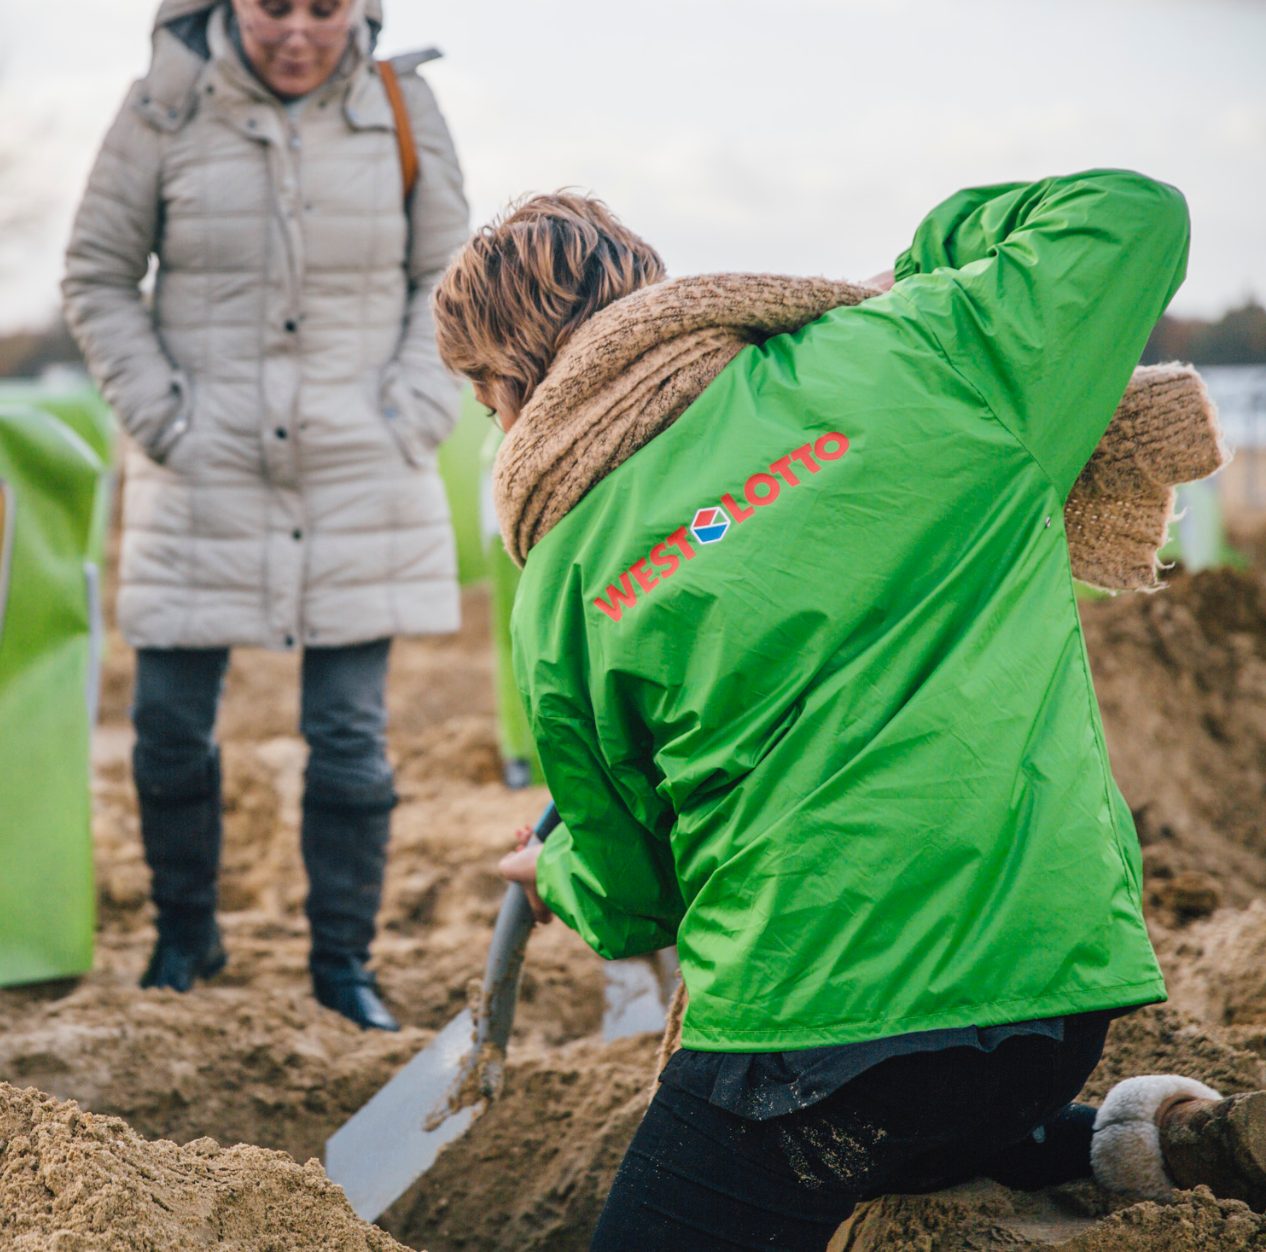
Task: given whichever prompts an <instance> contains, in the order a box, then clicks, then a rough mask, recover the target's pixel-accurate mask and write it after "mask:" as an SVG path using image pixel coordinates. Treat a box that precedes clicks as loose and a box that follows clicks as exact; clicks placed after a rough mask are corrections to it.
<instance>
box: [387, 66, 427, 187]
mask: <svg viewBox="0 0 1266 1252" xmlns="http://www.w3.org/2000/svg"><path fill="white" fill-rule="evenodd" d="M378 73H379V74H381V75H382V85H383V87H384V88H385V89H386V92H387V99H388V101H390V103H391V113H392V116H393V117H394V118H395V119H396V146H397V147H398V148H399V149H400V177H401V179H402V180H403V182H404V198H405V200H406V201H407V200H408V199H409V197H410V196H411V195H412V194H413V189H414V187H416V186H417V182H418V150H417V148H416V147H414V144H413V126H412V125H411V124H410V122H409V109H408V106H407V105H406V104H405V102H404V92H403V91H401V90H400V79H399V78H397V77H396V68H395V66H394V65H392V64H391V62H390V61H379V62H378Z"/></svg>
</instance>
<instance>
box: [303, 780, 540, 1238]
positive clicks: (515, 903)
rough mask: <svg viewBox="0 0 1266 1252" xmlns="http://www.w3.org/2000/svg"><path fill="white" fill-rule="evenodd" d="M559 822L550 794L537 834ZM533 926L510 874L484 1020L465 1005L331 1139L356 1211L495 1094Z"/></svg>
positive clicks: (407, 1180) (368, 1208)
mask: <svg viewBox="0 0 1266 1252" xmlns="http://www.w3.org/2000/svg"><path fill="white" fill-rule="evenodd" d="M558 822H559V818H558V810H557V809H556V808H555V807H554V806H553V804H551V805H550V806H549V807H548V808H547V809H546V810H545V812H544V813H543V814H542V815H541V818H540V820H539V821H538V822H537V823H536V827H535V832H534V834H533V838H534V839H538V840H542V841H543V840H545V839H547V838H548V837H549V834H550V831H552V830H553V829H554V828H555V827H556V826H557V825H558ZM531 930H532V906H531V904H530V903H529V902H528V898H527V894H526V893H525V892H524V890H523V888H522V887H521V886H520V885H519V884H518V883H511V885H510V886H509V887H508V888H507V889H506V893H505V897H504V899H503V900H502V902H501V911H500V912H499V913H498V914H497V924H496V926H495V927H494V928H493V932H492V943H491V944H490V945H489V947H488V960H487V962H486V963H485V965H484V982H483V989H482V991H481V993H480V997H479V1013H478V1021H477V1023H476V1020H475V1018H473V1017H472V1015H471V1013H470V1010H469V1009H467V1010H465V1011H464V1012H462V1013H460V1014H458V1016H457V1017H455V1018H453V1020H452V1021H451V1022H449V1024H448V1025H447V1026H445V1027H444V1029H443V1030H441V1031H440V1033H439V1034H438V1035H436V1036H435V1038H434V1039H432V1040H431V1042H430V1043H429V1044H427V1046H426V1047H425V1048H423V1049H422V1051H421V1052H419V1053H418V1054H417V1056H415V1057H414V1058H413V1060H411V1061H410V1062H409V1063H408V1064H407V1065H406V1066H405V1067H404V1068H403V1069H402V1070H401V1071H400V1072H399V1073H398V1074H397V1075H396V1076H395V1077H394V1078H393V1079H392V1080H391V1081H390V1082H389V1083H388V1084H387V1085H386V1086H385V1087H383V1088H382V1090H381V1091H379V1092H378V1094H377V1095H376V1096H374V1098H373V1099H372V1100H370V1101H369V1103H368V1104H366V1105H365V1106H364V1107H363V1108H362V1109H360V1110H359V1111H358V1112H357V1113H355V1114H354V1115H353V1116H352V1117H351V1118H349V1119H348V1120H347V1121H346V1122H344V1123H343V1125H342V1126H340V1127H339V1129H338V1130H336V1131H335V1132H334V1134H332V1135H331V1136H330V1137H329V1138H328V1139H327V1140H326V1141H325V1172H326V1174H328V1175H329V1177H330V1179H331V1180H332V1181H334V1182H336V1183H338V1184H339V1186H340V1187H342V1188H343V1192H344V1194H345V1195H346V1196H347V1199H348V1201H349V1203H350V1204H351V1206H352V1208H353V1209H355V1211H356V1216H357V1217H360V1218H363V1219H364V1220H365V1221H367V1222H372V1221H374V1220H375V1219H376V1218H377V1217H378V1215H379V1214H380V1213H381V1212H382V1211H383V1210H384V1209H385V1208H386V1207H387V1206H388V1205H389V1204H393V1203H394V1202H395V1201H396V1200H398V1199H399V1198H400V1196H402V1195H403V1194H404V1192H405V1191H406V1190H407V1189H408V1188H409V1186H410V1184H412V1183H413V1181H414V1180H415V1179H416V1178H418V1177H419V1176H420V1175H422V1174H424V1173H425V1172H426V1171H427V1170H428V1169H430V1168H431V1166H432V1165H434V1164H435V1158H436V1157H437V1156H438V1155H439V1154H440V1149H441V1148H443V1147H444V1146H445V1145H446V1144H449V1143H452V1142H453V1140H454V1139H459V1138H461V1136H462V1135H464V1134H465V1133H466V1131H467V1129H468V1128H469V1126H470V1124H471V1122H473V1121H474V1120H475V1118H476V1117H478V1116H479V1114H480V1113H482V1112H483V1111H484V1109H485V1108H486V1107H487V1104H488V1101H489V1100H490V1099H493V1098H495V1096H496V1095H497V1093H498V1091H499V1090H500V1087H501V1075H502V1073H503V1067H502V1061H503V1060H504V1058H505V1050H506V1044H507V1043H508V1042H509V1039H510V1030H511V1027H512V1026H513V1025H514V1009H515V1005H516V1003H517V1001H518V997H519V975H520V973H521V972H522V969H523V956H524V953H525V952H526V951H527V941H528V934H529V933H530V932H531ZM480 1097H482V1098H480Z"/></svg>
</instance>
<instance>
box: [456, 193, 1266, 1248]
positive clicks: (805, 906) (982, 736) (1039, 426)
mask: <svg viewBox="0 0 1266 1252" xmlns="http://www.w3.org/2000/svg"><path fill="white" fill-rule="evenodd" d="M1187 239H1188V219H1187V212H1186V207H1185V204H1184V201H1183V198H1182V196H1181V195H1180V194H1179V193H1178V192H1177V191H1175V190H1174V189H1173V188H1172V187H1168V186H1165V185H1164V184H1161V183H1158V182H1154V181H1152V180H1150V179H1148V178H1145V177H1142V176H1140V175H1138V174H1133V173H1126V172H1119V171H1111V170H1108V171H1094V172H1089V173H1082V174H1076V175H1073V176H1070V177H1063V178H1050V179H1047V180H1045V181H1042V182H1037V183H1033V184H1031V185H1012V186H997V187H986V188H980V189H975V190H969V191H963V192H960V193H958V194H957V195H954V196H952V197H951V198H950V199H948V200H947V201H946V202H945V203H943V204H941V205H939V206H938V207H937V208H935V209H934V210H933V211H932V212H931V213H930V214H929V215H928V217H927V218H926V219H925V220H924V221H923V223H922V224H921V225H920V226H919V228H918V230H917V231H916V233H915V236H914V239H913V242H912V244H911V246H910V247H909V249H908V250H907V251H905V252H904V253H903V254H902V255H901V257H900V258H899V259H898V260H897V262H896V266H895V274H890V275H887V276H885V277H883V278H882V279H881V280H879V281H878V282H877V283H876V284H875V285H873V286H871V287H856V286H851V285H849V284H844V283H831V282H827V281H825V280H820V279H783V278H777V277H773V276H767V275H766V276H761V275H711V276H703V277H699V278H684V279H679V280H674V281H671V282H670V281H666V279H665V275H664V268H663V265H662V263H661V261H660V258H659V256H658V255H657V253H656V252H655V250H654V249H653V248H652V247H650V246H649V245H648V244H647V243H646V242H645V241H644V240H642V239H640V238H639V237H638V236H637V235H635V234H633V233H632V232H631V231H629V230H628V229H627V228H625V227H624V226H623V225H622V224H621V223H620V222H619V221H618V220H617V219H616V218H615V217H614V216H613V215H612V214H611V213H610V211H609V210H608V209H607V208H606V207H605V206H604V205H603V204H602V203H600V202H598V201H596V200H593V199H588V198H584V197H581V196H576V195H570V194H559V195H553V196H542V197H537V198H535V199H531V200H528V201H526V202H525V203H523V204H521V205H519V206H518V207H517V208H514V209H513V210H512V211H510V212H509V213H508V215H506V216H505V217H504V218H503V219H501V220H499V221H496V222H494V223H492V224H491V225H489V226H487V227H485V228H484V229H482V230H481V231H479V232H478V233H477V234H476V235H475V236H474V237H473V238H472V239H471V240H470V242H469V243H468V244H467V246H466V248H465V250H464V251H463V252H462V253H461V254H459V256H458V257H457V259H456V260H455V261H454V262H453V264H452V265H451V266H450V268H449V270H448V271H447V273H446V274H445V276H444V278H443V279H442V280H441V282H440V284H439V286H438V288H437V291H436V300H435V308H436V325H437V335H438V340H439V344H440V352H441V356H442V357H443V359H444V360H445V362H446V364H448V365H449V367H450V368H452V369H454V370H456V371H458V372H460V373H462V374H465V375H466V376H467V377H468V378H470V379H471V380H472V381H473V383H474V385H475V388H476V393H477V394H478V396H479V397H480V399H481V400H482V401H483V402H484V403H485V404H487V405H488V406H489V407H490V408H492V409H493V410H495V412H496V414H497V416H498V417H499V419H500V422H501V425H502V426H503V427H504V428H505V430H506V431H507V432H508V433H507V437H506V440H505V442H504V444H503V446H502V449H501V452H500V454H499V457H498V462H497V468H496V477H495V487H494V491H495V497H496V503H497V509H498V514H499V517H500V521H501V525H502V529H503V533H504V536H505V539H506V543H507V546H508V548H509V550H510V552H511V554H512V555H513V556H514V557H515V558H516V560H518V561H519V562H521V563H522V564H523V566H524V569H523V576H522V582H521V585H520V587H519V592H518V599H517V603H516V606H515V610H514V643H515V656H516V669H517V672H518V675H519V681H520V684H521V686H522V688H523V692H524V696H525V699H526V703H527V706H528V708H529V710H530V717H531V722H532V727H533V732H534V734H535V736H536V740H537V743H538V745H539V748H540V752H541V760H542V764H543V766H544V770H545V774H546V778H547V780H548V783H549V787H550V791H551V793H552V795H553V796H554V798H555V800H556V802H557V805H558V809H559V812H560V813H561V815H562V818H563V821H564V823H565V825H564V826H563V827H561V828H560V829H559V830H558V831H557V832H556V833H555V834H554V835H553V836H552V837H551V838H550V839H549V840H548V842H547V843H546V844H545V845H544V847H543V848H541V847H540V846H537V847H530V848H524V849H523V850H521V851H520V852H517V853H515V854H512V855H511V856H509V857H507V858H506V860H505V862H504V863H503V872H505V873H506V874H507V876H508V877H511V878H513V879H516V880H518V881H521V882H523V883H524V884H525V885H526V886H527V887H528V888H529V890H530V892H531V894H532V895H533V898H534V902H535V906H536V908H537V910H538V915H539V916H541V917H547V916H548V915H549V914H550V913H554V914H557V915H558V916H560V917H562V918H563V920H564V921H565V922H566V923H567V924H568V925H569V926H571V927H573V928H574V929H575V930H577V931H578V932H579V933H580V934H581V935H582V936H583V937H584V938H585V940H586V941H587V942H588V943H589V944H590V945H591V946H592V947H593V948H594V949H595V950H596V951H598V952H599V953H600V954H601V955H603V956H604V957H609V958H618V957H626V956H631V955H635V954H638V953H644V952H648V951H651V950H653V949H657V948H661V947H664V946H667V945H669V944H673V943H676V944H677V945H678V950H679V953H680V957H681V968H682V973H683V977H684V981H685V985H686V988H687V989H688V992H689V1005H688V1010H687V1013H686V1017H685V1021H684V1025H683V1029H682V1043H683V1046H682V1048H681V1049H680V1051H678V1052H677V1053H676V1054H675V1055H674V1056H673V1057H672V1059H671V1061H670V1062H669V1064H668V1065H667V1067H666V1069H665V1070H664V1072H663V1073H662V1075H661V1082H660V1085H659V1088H658V1091H657V1094H656V1096H655V1098H654V1101H653V1102H652V1104H651V1106H650V1109H649V1110H648V1112H647V1114H646V1117H645V1119H644V1120H643V1122H642V1124H641V1126H640V1128H639V1129H638V1131H637V1133H636V1136H635V1138H634V1140H633V1143H632V1145H631V1147H630V1148H629V1150H628V1154H627V1156H626V1157H625V1159H624V1162H623V1164H622V1165H621V1167H620V1170H619V1173H618V1175H617V1178H616V1181H615V1184H614V1187H613V1190H612V1192H611V1195H610V1197H609V1198H608V1201H607V1205H606V1208H605V1210H604V1212H603V1215H602V1218H601V1220H600V1222H599V1226H598V1229H597V1233H596V1234H595V1236H594V1245H593V1246H594V1247H595V1248H599V1249H615V1248H628V1249H633V1248H637V1249H648V1248H664V1249H667V1248H685V1247H689V1248H692V1249H712V1248H718V1249H719V1248H733V1247H753V1248H755V1247H762V1248H763V1247H779V1248H796V1249H799V1248H805V1249H809V1248H812V1249H821V1248H822V1247H823V1246H824V1245H825V1244H826V1242H827V1240H828V1239H829V1237H830V1235H831V1233H832V1232H833V1231H834V1230H835V1228H836V1227H837V1226H838V1224H839V1223H840V1222H841V1221H842V1220H843V1219H844V1218H845V1217H846V1216H847V1215H848V1214H849V1212H850V1211H851V1210H852V1208H853V1206H854V1205H855V1204H856V1203H857V1202H858V1201H860V1200H863V1199H866V1198H868V1197H873V1196H876V1195H879V1194H882V1193H885V1192H892V1191H917V1190H925V1189H930V1188H936V1187H940V1186H944V1185H946V1184H948V1183H952V1182H956V1181H959V1180H962V1179H965V1178H967V1177H970V1176H972V1175H973V1174H991V1175H993V1176H994V1177H996V1178H999V1179H1002V1180H1004V1181H1007V1182H1011V1183H1013V1184H1015V1185H1041V1184H1045V1183H1048V1182H1055V1181H1059V1180H1061V1179H1067V1178H1072V1177H1076V1176H1080V1175H1082V1174H1086V1173H1089V1171H1090V1166H1091V1145H1092V1133H1093V1130H1094V1126H1095V1123H1096V1117H1098V1121H1099V1125H1100V1127H1101V1130H1100V1132H1099V1134H1098V1135H1095V1136H1094V1139H1093V1142H1094V1144H1095V1151H1096V1156H1097V1158H1098V1159H1099V1162H1100V1176H1101V1177H1102V1178H1104V1179H1105V1180H1106V1181H1108V1182H1109V1183H1110V1184H1112V1183H1116V1184H1118V1185H1122V1186H1124V1185H1141V1186H1142V1187H1143V1188H1144V1189H1147V1188H1152V1189H1161V1188H1164V1187H1166V1186H1168V1185H1169V1181H1170V1176H1169V1174H1167V1173H1166V1166H1165V1161H1164V1159H1163V1157H1162V1155H1161V1153H1160V1151H1159V1135H1160V1129H1159V1124H1158V1123H1159V1120H1164V1117H1163V1114H1164V1113H1166V1112H1167V1111H1168V1110H1169V1109H1170V1108H1171V1106H1177V1107H1186V1108H1187V1113H1188V1114H1191V1113H1192V1112H1193V1111H1194V1110H1200V1111H1201V1116H1204V1115H1205V1113H1207V1111H1208V1109H1209V1108H1210V1107H1220V1106H1210V1105H1208V1104H1207V1103H1205V1102H1206V1101H1209V1100H1213V1099H1215V1093H1213V1092H1211V1091H1210V1090H1209V1089H1208V1088H1205V1087H1203V1086H1202V1085H1200V1084H1198V1083H1193V1082H1191V1081H1189V1080H1185V1079H1180V1078H1172V1077H1159V1078H1149V1079H1137V1080H1130V1081H1129V1082H1128V1083H1126V1084H1124V1085H1123V1086H1122V1087H1120V1088H1118V1089H1116V1090H1115V1091H1114V1093H1113V1095H1112V1096H1111V1097H1110V1098H1109V1101H1108V1103H1107V1105H1106V1106H1105V1108H1104V1110H1102V1111H1101V1112H1099V1113H1098V1114H1096V1111H1095V1110H1094V1109H1091V1108H1088V1107H1086V1106H1082V1105H1077V1104H1073V1103H1070V1102H1071V1101H1072V1100H1073V1099H1074V1097H1075V1096H1076V1095H1077V1094H1078V1092H1079V1091H1080V1089H1081V1087H1082V1085H1083V1083H1084V1082H1085V1080H1086V1078H1087V1076H1088V1075H1089V1074H1090V1072H1091V1070H1092V1069H1093V1068H1094V1066H1095V1064H1096V1062H1097V1061H1098V1059H1099V1056H1100V1052H1101V1050H1102V1048H1103V1044H1104V1039H1105V1035H1106V1033H1107V1031H1108V1026H1109V1023H1110V1021H1111V1020H1112V1018H1113V1017H1115V1016H1118V1015H1120V1014H1122V1013H1125V1012H1128V1011H1129V1010H1131V1009H1133V1008H1135V1007H1136V1006H1140V1005H1145V1004H1150V1003H1155V1002H1157V1001H1159V1000H1162V999H1164V997H1165V989H1164V984H1163V982H1162V978H1161V974H1160V971H1159V969H1158V967H1157V964H1156V960H1155V958H1154V955H1153V952H1152V949H1151V946H1150V944H1149V942H1148V937H1147V932H1146V930H1145V928H1144V924H1143V918H1142V911H1141V905H1140V896H1139V884H1140V854H1139V847H1138V842H1137V839H1136V836H1135V832H1134V828H1133V825H1132V822H1131V817H1130V812H1129V809H1128V808H1127V807H1126V805H1125V802H1124V800H1123V799H1122V796H1121V793H1120V792H1119V790H1118V789H1117V787H1116V784H1115V783H1114V782H1113V779H1112V774H1111V771H1110V768H1109V764H1108V758H1107V753H1106V750H1105V747H1104V738H1103V731H1102V728H1101V725H1100V719H1099V713H1098V709H1097V705H1096V702H1095V696H1094V692H1093V689H1092V687H1091V680H1090V672H1089V667H1088V663H1087V658H1086V651H1085V647H1084V645H1083V641H1082V634H1081V629H1080V625H1079V621H1078V615H1077V607H1076V600H1075V596H1074V591H1073V583H1072V576H1071V571H1070V555H1069V545H1068V543H1067V542H1066V538H1065V532H1066V524H1065V505H1066V500H1067V498H1068V497H1069V494H1070V491H1071V490H1072V488H1073V487H1074V484H1075V483H1076V481H1077V480H1078V477H1079V475H1080V474H1081V473H1082V470H1083V467H1084V466H1086V464H1087V461H1088V460H1089V459H1090V457H1091V454H1092V453H1093V452H1094V451H1095V449H1096V446H1097V445H1099V444H1100V442H1101V440H1108V439H1110V438H1116V439H1117V440H1118V442H1117V443H1116V444H1115V445H1114V446H1115V447H1116V448H1117V450H1118V451H1121V450H1122V448H1124V450H1125V453H1126V454H1127V459H1128V454H1129V453H1130V440H1131V438H1132V436H1131V435H1130V434H1129V432H1128V431H1126V432H1125V434H1124V436H1122V435H1121V432H1120V430H1118V431H1117V434H1116V435H1113V432H1112V431H1111V430H1109V424H1110V422H1112V419H1113V416H1114V411H1115V410H1116V407H1117V405H1118V402H1119V401H1121V400H1122V396H1123V393H1124V392H1125V390H1126V387H1127V384H1129V383H1130V382H1131V373H1132V370H1133V368H1134V365H1135V363H1136V362H1137V360H1138V358H1139V354H1140V352H1141V350H1142V348H1143V345H1144V343H1145V342H1146V340H1147V337H1148V333H1149V332H1150V330H1151V329H1152V327H1153V326H1154V324H1155V323H1156V321H1157V319H1158V318H1159V316H1160V314H1161V312H1162V310H1163V309H1164V308H1165V306H1166V305H1167V303H1168V302H1169V300H1170V298H1171V297H1172V295H1173V294H1174V291H1175V290H1176V289H1177V287H1178V285H1179V283H1180V281H1181V279H1182V276H1183V272H1184V266H1185V261H1186V256H1187ZM877 288H889V289H888V290H879V289H877ZM1113 425H1114V426H1116V424H1115V423H1113ZM1163 437H1164V432H1163V431H1162V442H1163ZM1209 438H1210V439H1211V438H1212V436H1211V435H1210V436H1209ZM1122 440H1123V442H1122ZM1205 472H1207V471H1205ZM1106 513H1110V510H1105V514H1106ZM1120 542H1121V537H1120V535H1118V534H1116V533H1115V532H1112V531H1111V530H1104V531H1103V532H1102V533H1099V532H1098V531H1096V530H1095V529H1094V526H1093V525H1092V526H1091V527H1090V530H1089V531H1088V532H1087V533H1086V534H1084V535H1083V536H1082V548H1083V550H1085V551H1087V552H1088V553H1089V557H1090V558H1092V563H1094V562H1097V563H1098V565H1099V566H1101V567H1102V566H1104V565H1111V561H1112V558H1113V557H1114V556H1115V555H1116V554H1117V550H1118V546H1119V543H1120ZM1150 574H1151V564H1150V555H1149V560H1148V575H1149V576H1150ZM1180 1100H1181V1101H1185V1105H1178V1101H1180ZM1254 1109H1255V1110H1256V1112H1254V1116H1255V1117H1258V1118H1259V1121H1260V1116H1259V1115H1260V1105H1259V1104H1258V1105H1254ZM1225 1115H1226V1111H1225V1109H1223V1110H1222V1112H1221V1113H1219V1116H1220V1117H1223V1118H1224V1119H1225ZM1187 1120H1188V1121H1189V1120H1190V1117H1188V1118H1187ZM1171 1164H1172V1163H1171ZM1215 1181H1220V1183H1222V1184H1223V1185H1224V1188H1225V1187H1232V1188H1233V1187H1234V1186H1237V1185H1242V1186H1243V1187H1249V1188H1251V1187H1252V1186H1256V1185H1259V1183H1260V1179H1257V1178H1255V1177H1254V1178H1250V1179H1248V1180H1247V1181H1245V1180H1243V1179H1241V1180H1238V1181H1236V1180H1234V1179H1232V1180H1229V1181H1228V1180H1227V1179H1225V1178H1223V1179H1220V1180H1215Z"/></svg>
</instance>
